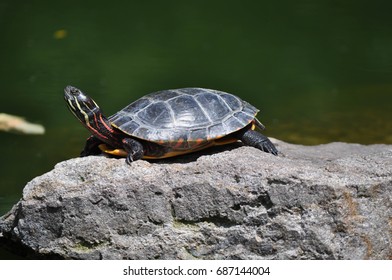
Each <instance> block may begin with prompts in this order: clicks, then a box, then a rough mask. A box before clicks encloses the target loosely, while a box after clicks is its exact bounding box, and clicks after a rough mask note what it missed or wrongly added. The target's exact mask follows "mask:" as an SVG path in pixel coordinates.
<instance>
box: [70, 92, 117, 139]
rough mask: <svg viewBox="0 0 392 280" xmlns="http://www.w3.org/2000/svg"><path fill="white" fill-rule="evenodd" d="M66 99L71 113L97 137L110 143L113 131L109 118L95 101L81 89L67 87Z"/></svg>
mask: <svg viewBox="0 0 392 280" xmlns="http://www.w3.org/2000/svg"><path fill="white" fill-rule="evenodd" d="M64 99H65V101H66V103H67V105H68V109H69V110H70V111H71V113H72V114H73V115H74V116H75V117H76V118H77V119H78V120H79V121H80V122H81V123H82V124H83V125H84V126H85V127H86V128H87V129H88V130H89V131H90V132H91V133H92V134H93V135H94V136H96V137H98V138H99V139H101V140H102V141H104V142H107V143H109V144H111V142H110V141H109V142H108V139H109V138H111V134H113V129H112V127H111V125H110V122H109V121H108V119H107V118H105V117H104V116H103V115H102V111H101V109H100V108H99V106H98V105H97V103H95V101H94V100H93V99H92V98H91V97H89V96H88V95H86V94H84V93H83V92H82V91H81V90H80V89H78V88H76V87H73V86H67V87H66V88H65V89H64Z"/></svg>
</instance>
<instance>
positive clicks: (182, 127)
mask: <svg viewBox="0 0 392 280" xmlns="http://www.w3.org/2000/svg"><path fill="white" fill-rule="evenodd" d="M257 112H258V109H256V108H255V107H254V106H252V105H250V104H249V103H247V102H245V101H242V100H241V99H239V98H238V97H236V96H234V95H231V94H228V93H225V92H221V91H217V90H210V89H203V88H184V89H177V90H165V91H159V92H155V93H151V94H149V95H146V96H144V97H142V98H140V99H139V100H137V101H135V102H133V103H132V104H130V105H128V106H127V107H125V108H124V109H122V110H121V111H119V112H118V113H116V114H114V115H113V116H111V117H110V118H109V120H110V122H111V123H112V124H113V125H114V126H115V127H117V128H118V129H119V130H121V131H123V132H124V133H126V134H128V135H131V136H134V137H136V138H140V139H144V140H147V141H152V142H157V143H176V142H181V143H183V144H182V145H183V146H184V148H189V146H191V145H192V142H195V143H196V142H197V143H198V145H200V144H201V143H202V142H207V141H209V140H213V139H217V138H219V137H222V136H225V135H227V134H230V133H232V132H235V131H237V130H239V129H241V128H243V127H245V126H246V125H247V124H249V123H250V122H252V120H253V119H254V118H255V115H256V114H257Z"/></svg>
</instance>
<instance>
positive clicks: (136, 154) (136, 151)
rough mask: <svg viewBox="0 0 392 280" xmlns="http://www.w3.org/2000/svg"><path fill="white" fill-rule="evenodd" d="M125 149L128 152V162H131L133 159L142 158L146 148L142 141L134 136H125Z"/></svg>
mask: <svg viewBox="0 0 392 280" xmlns="http://www.w3.org/2000/svg"><path fill="white" fill-rule="evenodd" d="M122 143H123V145H124V150H125V151H127V152H128V155H127V159H126V162H127V163H128V164H131V163H132V162H133V161H135V160H138V159H141V158H142V157H143V153H144V148H143V145H142V144H140V142H138V141H136V140H134V139H132V138H124V139H123V140H122Z"/></svg>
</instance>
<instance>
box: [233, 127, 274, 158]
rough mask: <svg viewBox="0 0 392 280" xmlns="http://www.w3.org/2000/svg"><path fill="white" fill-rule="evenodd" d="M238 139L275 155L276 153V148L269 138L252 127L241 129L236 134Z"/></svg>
mask: <svg viewBox="0 0 392 280" xmlns="http://www.w3.org/2000/svg"><path fill="white" fill-rule="evenodd" d="M238 139H239V140H241V141H242V143H244V144H245V145H247V146H252V147H255V148H257V149H259V150H262V151H264V152H266V153H270V154H273V155H275V156H277V155H278V150H277V149H276V147H275V145H274V144H272V142H271V140H269V139H268V137H267V136H264V135H263V134H261V133H259V132H257V131H254V130H252V129H247V130H245V131H242V132H240V133H239V134H238Z"/></svg>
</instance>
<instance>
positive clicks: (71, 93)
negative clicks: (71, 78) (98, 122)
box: [64, 86, 100, 124]
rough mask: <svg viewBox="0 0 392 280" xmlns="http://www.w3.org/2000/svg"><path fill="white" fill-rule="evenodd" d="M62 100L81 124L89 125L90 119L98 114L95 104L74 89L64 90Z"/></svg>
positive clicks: (69, 87) (70, 87)
mask: <svg viewBox="0 0 392 280" xmlns="http://www.w3.org/2000/svg"><path fill="white" fill-rule="evenodd" d="M64 99H65V101H66V102H67V105H68V109H69V110H70V111H71V113H72V114H74V115H75V117H76V118H78V119H79V120H80V121H81V122H82V123H83V124H87V123H89V122H90V119H91V118H94V116H95V115H96V114H97V113H100V108H99V106H98V105H97V103H95V101H94V100H93V99H92V98H91V97H89V96H88V95H86V94H84V93H83V92H82V91H81V90H80V89H78V88H76V87H73V86H67V87H66V88H65V89H64Z"/></svg>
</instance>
